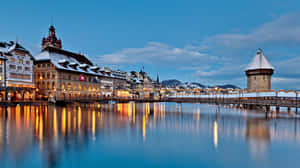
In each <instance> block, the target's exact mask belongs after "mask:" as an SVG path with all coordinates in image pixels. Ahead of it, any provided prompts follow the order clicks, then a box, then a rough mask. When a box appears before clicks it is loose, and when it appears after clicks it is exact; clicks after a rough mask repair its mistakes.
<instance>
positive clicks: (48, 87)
mask: <svg viewBox="0 0 300 168" xmlns="http://www.w3.org/2000/svg"><path fill="white" fill-rule="evenodd" d="M47 89H48V90H49V89H50V83H49V82H47Z"/></svg>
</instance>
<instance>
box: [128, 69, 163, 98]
mask: <svg viewBox="0 0 300 168" xmlns="http://www.w3.org/2000/svg"><path fill="white" fill-rule="evenodd" d="M127 81H128V83H129V85H130V86H129V88H131V89H132V90H135V93H134V94H135V95H136V96H138V97H140V98H149V97H155V96H157V95H159V91H156V90H158V89H159V87H160V85H159V78H158V76H157V80H156V81H155V80H153V79H151V78H150V77H149V76H148V74H147V72H145V71H143V70H140V72H135V71H131V72H130V74H129V75H128V77H127Z"/></svg>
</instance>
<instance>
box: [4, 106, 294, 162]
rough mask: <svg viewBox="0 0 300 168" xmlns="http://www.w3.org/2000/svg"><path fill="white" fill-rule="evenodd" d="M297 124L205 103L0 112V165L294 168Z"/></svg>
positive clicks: (31, 108)
mask: <svg viewBox="0 0 300 168" xmlns="http://www.w3.org/2000/svg"><path fill="white" fill-rule="evenodd" d="M299 121H300V120H298V119H295V118H294V117H290V116H288V115H286V116H285V117H278V116H275V115H271V116H270V117H268V118H266V116H265V115H264V114H262V113H259V112H255V111H247V110H243V109H236V108H233V107H228V106H215V105H207V104H176V103H124V104H72V105H67V106H65V107H61V106H54V105H48V106H15V107H0V167H1V168H3V167H4V168H14V167H17V168H19V167H20V168H23V167H24V168H32V167H63V168H67V167H68V168H69V167H70V168H71V167H75V168H76V167H131V168H141V167H166V168H168V167H212V168H217V167H231V168H235V167H236V168H240V167H243V168H247V167H270V168H277V167H285V168H287V167H298V165H299V156H300V155H299V154H300V122H299Z"/></svg>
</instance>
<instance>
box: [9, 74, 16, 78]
mask: <svg viewBox="0 0 300 168" xmlns="http://www.w3.org/2000/svg"><path fill="white" fill-rule="evenodd" d="M9 77H10V78H17V74H15V73H11V74H9Z"/></svg>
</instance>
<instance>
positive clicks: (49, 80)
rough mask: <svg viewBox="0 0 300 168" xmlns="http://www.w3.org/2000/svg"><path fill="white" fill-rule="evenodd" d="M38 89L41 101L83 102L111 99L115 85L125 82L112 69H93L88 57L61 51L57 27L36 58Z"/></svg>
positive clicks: (51, 32) (45, 40) (52, 30)
mask: <svg viewBox="0 0 300 168" xmlns="http://www.w3.org/2000/svg"><path fill="white" fill-rule="evenodd" d="M35 64H36V69H35V75H36V77H37V78H36V80H35V83H36V86H37V88H39V90H40V94H41V95H40V96H41V98H42V97H44V98H48V99H50V100H77V99H78V100H82V99H97V98H100V97H102V96H105V97H110V96H112V94H113V90H114V81H116V80H124V81H125V78H124V79H122V78H121V77H116V76H114V75H113V74H112V72H111V70H110V69H109V68H105V67H102V68H100V67H98V66H96V65H94V64H93V63H92V62H91V61H90V60H89V59H88V58H87V57H86V56H85V55H82V54H77V53H74V52H70V51H67V50H64V49H62V41H61V40H58V39H57V37H56V34H55V28H54V26H51V27H50V28H49V34H48V37H47V38H43V40H42V51H41V53H39V54H38V55H37V56H36V62H35Z"/></svg>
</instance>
